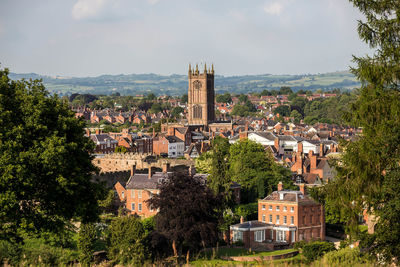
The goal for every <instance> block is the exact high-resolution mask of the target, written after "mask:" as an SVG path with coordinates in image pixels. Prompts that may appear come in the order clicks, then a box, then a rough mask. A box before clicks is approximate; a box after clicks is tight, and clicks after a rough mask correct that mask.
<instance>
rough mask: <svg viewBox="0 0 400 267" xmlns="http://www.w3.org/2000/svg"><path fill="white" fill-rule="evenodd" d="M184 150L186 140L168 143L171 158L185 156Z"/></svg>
mask: <svg viewBox="0 0 400 267" xmlns="http://www.w3.org/2000/svg"><path fill="white" fill-rule="evenodd" d="M184 151H185V143H184V142H176V143H169V144H168V157H169V158H178V157H183V152H184Z"/></svg>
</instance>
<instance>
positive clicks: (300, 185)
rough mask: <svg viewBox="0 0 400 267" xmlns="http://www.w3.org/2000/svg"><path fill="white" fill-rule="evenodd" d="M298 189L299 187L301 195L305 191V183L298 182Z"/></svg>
mask: <svg viewBox="0 0 400 267" xmlns="http://www.w3.org/2000/svg"><path fill="white" fill-rule="evenodd" d="M299 189H300V192H301V193H302V194H303V195H305V194H306V191H305V184H299Z"/></svg>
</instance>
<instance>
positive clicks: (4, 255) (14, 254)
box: [0, 240, 21, 266]
mask: <svg viewBox="0 0 400 267" xmlns="http://www.w3.org/2000/svg"><path fill="white" fill-rule="evenodd" d="M20 256H21V247H20V246H18V245H17V244H13V243H10V242H7V241H4V240H1V241H0V265H1V264H3V263H6V262H7V263H8V264H11V265H14V266H15V265H17V264H18V262H19V260H20Z"/></svg>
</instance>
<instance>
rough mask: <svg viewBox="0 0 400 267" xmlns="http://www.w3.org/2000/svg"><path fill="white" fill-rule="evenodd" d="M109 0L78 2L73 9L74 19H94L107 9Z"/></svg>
mask: <svg viewBox="0 0 400 267" xmlns="http://www.w3.org/2000/svg"><path fill="white" fill-rule="evenodd" d="M107 1H108V0H78V2H77V3H76V4H75V5H74V6H73V8H72V17H73V18H74V19H77V20H81V19H87V18H93V17H96V16H97V15H99V14H100V13H101V12H102V11H103V10H104V8H105V6H106V4H107Z"/></svg>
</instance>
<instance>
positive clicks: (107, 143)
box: [90, 131, 118, 154]
mask: <svg viewBox="0 0 400 267" xmlns="http://www.w3.org/2000/svg"><path fill="white" fill-rule="evenodd" d="M90 139H91V140H92V141H93V142H94V143H95V144H96V148H95V149H94V153H100V154H109V153H114V151H115V148H116V147H117V145H118V141H117V140H115V139H113V138H111V137H110V136H109V135H108V134H103V133H100V132H99V131H98V132H97V133H96V134H91V135H90Z"/></svg>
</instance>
